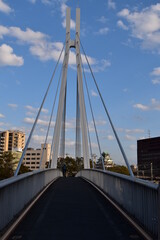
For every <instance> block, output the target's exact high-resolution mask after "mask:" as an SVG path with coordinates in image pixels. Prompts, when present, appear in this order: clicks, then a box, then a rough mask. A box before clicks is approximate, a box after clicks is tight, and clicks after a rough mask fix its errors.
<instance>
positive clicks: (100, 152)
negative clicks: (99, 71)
mask: <svg viewBox="0 0 160 240" xmlns="http://www.w3.org/2000/svg"><path fill="white" fill-rule="evenodd" d="M80 58H81V56H80ZM81 64H82V69H83V75H84V80H85V85H86V90H87V95H88V101H89V106H90V109H91V114H92V119H93V124H94V129H95V133H96V138H97V143H98V148H99V154H100V156H101V162H102V167H103V170H105V166H104V158H103V156H102V151H101V146H100V141H99V137H98V131H97V127H96V122H95V118H94V114H93V108H92V104H91V99H90V96H89V91H88V84H87V81H86V75H85V72H84V66H83V62H82V58H81ZM87 123H88V122H87Z"/></svg>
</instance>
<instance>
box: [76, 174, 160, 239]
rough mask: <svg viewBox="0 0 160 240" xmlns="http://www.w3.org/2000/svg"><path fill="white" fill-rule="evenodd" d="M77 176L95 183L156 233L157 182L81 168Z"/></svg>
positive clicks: (147, 228)
mask: <svg viewBox="0 0 160 240" xmlns="http://www.w3.org/2000/svg"><path fill="white" fill-rule="evenodd" d="M77 176H81V177H84V178H86V179H88V180H89V181H91V182H93V183H94V184H96V185H97V186H98V187H100V188H101V189H102V190H103V191H104V192H105V193H106V194H107V195H108V196H110V197H111V198H112V199H113V200H114V201H115V202H117V203H118V205H120V206H121V207H122V209H124V210H126V211H127V212H128V213H129V214H130V215H131V216H133V217H134V218H135V219H137V221H138V222H139V223H140V224H141V225H143V227H144V229H146V231H149V232H150V233H151V234H153V235H155V236H157V235H158V208H159V206H158V185H157V184H154V183H151V182H148V181H144V180H141V179H137V178H132V177H130V176H126V175H122V174H118V173H113V172H109V171H106V172H103V171H101V170H82V171H81V172H79V173H78V174H77Z"/></svg>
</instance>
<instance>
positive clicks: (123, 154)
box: [76, 33, 134, 177]
mask: <svg viewBox="0 0 160 240" xmlns="http://www.w3.org/2000/svg"><path fill="white" fill-rule="evenodd" d="M76 34H77V36H78V38H79V42H80V45H81V47H82V50H83V53H84V55H85V59H86V61H87V63H88V66H89V69H90V72H91V75H92V77H93V80H94V83H95V85H96V88H97V91H98V93H99V96H100V98H101V101H102V104H103V107H104V110H105V112H106V114H107V117H108V119H109V122H110V125H111V127H112V130H113V132H114V135H115V138H116V140H117V143H118V145H119V148H120V150H121V153H122V156H123V158H124V160H125V163H126V165H127V167H128V170H129V173H130V175H131V177H134V174H133V172H132V169H131V167H130V165H129V162H128V159H127V156H126V154H125V152H124V149H123V147H122V144H121V142H120V140H119V137H118V135H117V133H116V130H115V128H114V125H113V123H112V120H111V118H110V115H109V112H108V110H107V107H106V105H105V102H104V100H103V97H102V95H101V92H100V90H99V87H98V85H97V82H96V79H95V77H94V74H93V71H92V68H91V66H90V64H89V61H88V58H87V56H86V53H85V50H84V48H83V45H82V43H81V40H80V37H79V35H78V33H76Z"/></svg>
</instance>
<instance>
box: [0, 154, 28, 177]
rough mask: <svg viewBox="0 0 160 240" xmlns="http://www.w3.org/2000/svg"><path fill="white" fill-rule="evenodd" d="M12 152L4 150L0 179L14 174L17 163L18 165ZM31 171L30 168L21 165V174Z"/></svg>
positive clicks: (0, 160) (0, 163)
mask: <svg viewBox="0 0 160 240" xmlns="http://www.w3.org/2000/svg"><path fill="white" fill-rule="evenodd" d="M17 163H18V162H17V161H15V157H14V155H13V153H12V152H4V153H3V155H2V156H1V157H0V180H3V179H6V178H10V177H12V176H14V170H15V165H17ZM26 172H30V170H29V168H28V167H26V166H24V164H22V165H21V168H20V170H19V174H22V173H26Z"/></svg>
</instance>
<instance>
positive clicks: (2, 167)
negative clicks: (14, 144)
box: [0, 152, 14, 180]
mask: <svg viewBox="0 0 160 240" xmlns="http://www.w3.org/2000/svg"><path fill="white" fill-rule="evenodd" d="M13 161H14V157H13V154H12V153H11V152H4V153H3V155H2V156H1V157H0V180H2V179H5V178H9V177H12V176H13V175H14V171H13V165H14V164H13Z"/></svg>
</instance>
